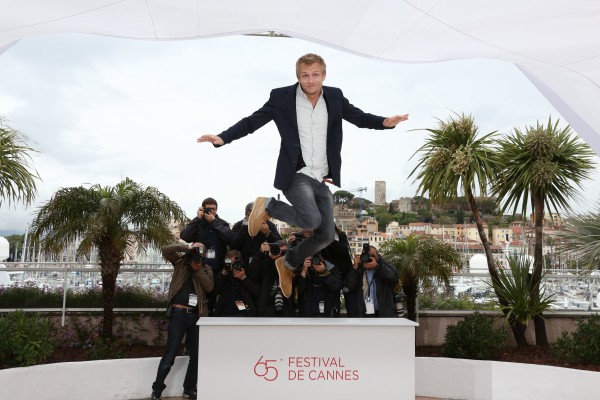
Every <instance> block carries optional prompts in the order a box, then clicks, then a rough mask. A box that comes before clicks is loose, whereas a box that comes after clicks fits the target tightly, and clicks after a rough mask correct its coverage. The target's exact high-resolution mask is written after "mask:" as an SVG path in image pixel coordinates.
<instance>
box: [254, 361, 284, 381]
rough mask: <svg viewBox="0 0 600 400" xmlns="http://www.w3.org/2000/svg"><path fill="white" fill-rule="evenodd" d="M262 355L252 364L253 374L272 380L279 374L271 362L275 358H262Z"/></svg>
mask: <svg viewBox="0 0 600 400" xmlns="http://www.w3.org/2000/svg"><path fill="white" fill-rule="evenodd" d="M263 357H264V356H260V358H259V359H258V361H257V362H256V364H254V375H256V376H260V377H262V378H264V380H266V381H269V382H272V381H274V380H275V379H277V377H278V376H279V371H277V368H275V367H274V366H273V365H270V364H272V363H275V362H277V360H263Z"/></svg>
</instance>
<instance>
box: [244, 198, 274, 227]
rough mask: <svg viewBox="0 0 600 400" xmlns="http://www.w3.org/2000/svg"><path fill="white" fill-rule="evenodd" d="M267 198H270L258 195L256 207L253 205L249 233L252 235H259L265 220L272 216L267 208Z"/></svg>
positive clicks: (249, 219)
mask: <svg viewBox="0 0 600 400" xmlns="http://www.w3.org/2000/svg"><path fill="white" fill-rule="evenodd" d="M267 200H268V198H266V197H257V198H256V200H255V201H254V207H252V212H251V213H250V216H249V217H248V234H250V236H252V237H254V236H256V235H258V232H260V227H261V226H262V224H263V222H265V221H267V220H268V219H269V218H271V216H270V215H269V213H268V212H267V210H265V205H266V204H267Z"/></svg>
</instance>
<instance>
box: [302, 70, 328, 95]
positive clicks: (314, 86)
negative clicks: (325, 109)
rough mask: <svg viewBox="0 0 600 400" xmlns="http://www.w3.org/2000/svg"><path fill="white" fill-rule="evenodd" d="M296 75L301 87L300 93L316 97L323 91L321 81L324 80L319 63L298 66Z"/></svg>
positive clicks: (323, 73)
mask: <svg viewBox="0 0 600 400" xmlns="http://www.w3.org/2000/svg"><path fill="white" fill-rule="evenodd" d="M299 70H300V71H299V73H298V82H300V86H301V87H302V91H304V93H305V94H306V95H307V96H318V95H320V94H321V90H322V89H323V81H324V80H325V72H324V71H323V66H322V65H321V64H319V63H314V64H310V65H308V64H300V68H299Z"/></svg>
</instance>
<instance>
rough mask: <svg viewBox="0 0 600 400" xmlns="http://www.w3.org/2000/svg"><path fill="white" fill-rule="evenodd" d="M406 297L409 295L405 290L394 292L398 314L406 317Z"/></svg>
mask: <svg viewBox="0 0 600 400" xmlns="http://www.w3.org/2000/svg"><path fill="white" fill-rule="evenodd" d="M406 299H407V296H406V294H405V293H404V290H400V292H399V293H395V294H394V303H395V304H396V315H397V316H398V317H399V318H402V317H404V311H405V308H406V307H405V303H406Z"/></svg>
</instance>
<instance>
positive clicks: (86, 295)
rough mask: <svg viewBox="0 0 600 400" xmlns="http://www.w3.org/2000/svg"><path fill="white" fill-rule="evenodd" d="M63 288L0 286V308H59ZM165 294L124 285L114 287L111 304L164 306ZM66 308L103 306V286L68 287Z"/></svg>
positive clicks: (144, 306)
mask: <svg viewBox="0 0 600 400" xmlns="http://www.w3.org/2000/svg"><path fill="white" fill-rule="evenodd" d="M62 305H63V290H62V289H61V288H58V289H49V288H38V287H6V288H4V287H2V288H0V308H61V307H62ZM166 306H167V294H166V293H162V292H160V291H157V290H155V289H151V288H144V287H140V286H123V287H117V289H116V290H115V298H114V307H117V308H166ZM67 307H69V308H102V289H101V288H94V289H86V290H84V291H82V292H75V291H73V290H72V289H69V290H68V291H67Z"/></svg>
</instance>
